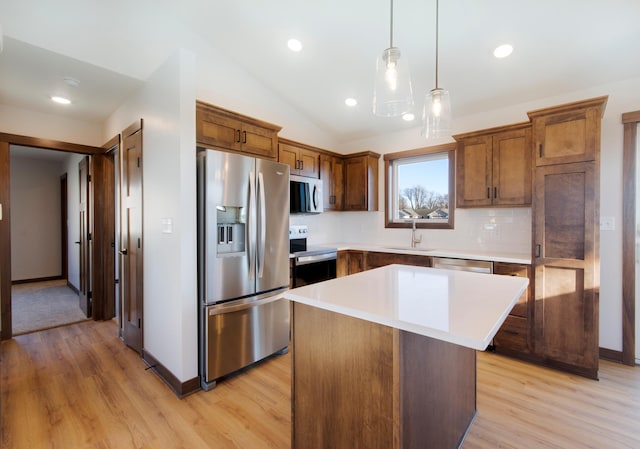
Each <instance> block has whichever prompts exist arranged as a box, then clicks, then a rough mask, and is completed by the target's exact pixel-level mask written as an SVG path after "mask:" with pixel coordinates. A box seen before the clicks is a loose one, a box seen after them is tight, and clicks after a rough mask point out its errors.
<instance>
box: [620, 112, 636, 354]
mask: <svg viewBox="0 0 640 449" xmlns="http://www.w3.org/2000/svg"><path fill="white" fill-rule="evenodd" d="M622 123H623V124H624V140H623V154H622V363H624V364H625V365H630V366H634V365H635V363H636V362H635V357H636V354H635V352H636V251H635V247H636V189H637V188H638V183H637V182H638V181H637V179H636V164H637V160H636V159H637V151H638V150H640V148H636V145H637V138H638V125H639V124H640V111H634V112H627V113H624V114H622Z"/></svg>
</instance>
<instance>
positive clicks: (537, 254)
mask: <svg viewBox="0 0 640 449" xmlns="http://www.w3.org/2000/svg"><path fill="white" fill-rule="evenodd" d="M541 248H542V245H536V257H540V254H541V253H542V249H541Z"/></svg>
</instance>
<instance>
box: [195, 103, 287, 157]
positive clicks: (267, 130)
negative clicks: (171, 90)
mask: <svg viewBox="0 0 640 449" xmlns="http://www.w3.org/2000/svg"><path fill="white" fill-rule="evenodd" d="M280 129H281V128H280V127H279V126H277V125H272V124H271V123H267V122H263V121H260V120H256V119H254V118H251V117H247V116H244V115H241V114H238V113H236V112H232V111H228V110H226V109H222V108H218V107H216V106H213V105H210V104H207V103H203V102H201V101H196V143H197V144H198V145H200V146H204V147H207V148H216V149H221V150H228V151H235V152H239V153H246V154H249V155H252V156H258V157H261V158H264V159H272V160H276V159H277V158H278V131H280Z"/></svg>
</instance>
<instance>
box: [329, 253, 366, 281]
mask: <svg viewBox="0 0 640 449" xmlns="http://www.w3.org/2000/svg"><path fill="white" fill-rule="evenodd" d="M365 263H366V253H365V252H364V251H354V250H347V251H338V260H337V261H336V276H337V277H343V276H348V275H350V274H355V273H360V272H361V271H365V269H366V265H365Z"/></svg>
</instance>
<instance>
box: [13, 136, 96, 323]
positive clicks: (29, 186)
mask: <svg viewBox="0 0 640 449" xmlns="http://www.w3.org/2000/svg"><path fill="white" fill-rule="evenodd" d="M78 161H84V156H83V155H77V154H74V153H69V152H61V151H51V150H43V149H39V148H34V147H26V146H21V145H10V163H11V181H10V186H11V187H10V190H11V193H10V198H11V203H12V205H13V208H12V214H11V281H12V288H11V293H12V299H11V302H12V307H11V309H12V324H13V334H21V333H28V332H33V331H38V330H42V329H47V328H50V327H57V326H60V325H65V324H70V323H74V322H78V321H81V320H84V319H86V318H88V315H86V314H85V313H83V311H82V310H81V309H80V308H79V307H78V300H79V295H78V290H79V287H81V285H79V283H78V278H80V279H82V278H83V275H84V273H83V270H82V264H78V245H75V242H77V241H78V229H79V225H78V223H75V222H74V218H75V216H73V215H69V214H74V215H75V214H76V212H77V211H78V209H79V208H80V209H81V204H79V202H80V199H79V198H80V195H79V193H78V189H79V185H80V183H79V182H78V179H74V178H73V177H71V179H68V176H67V173H68V172H71V173H73V172H74V171H77V170H78ZM69 256H70V257H69Z"/></svg>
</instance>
